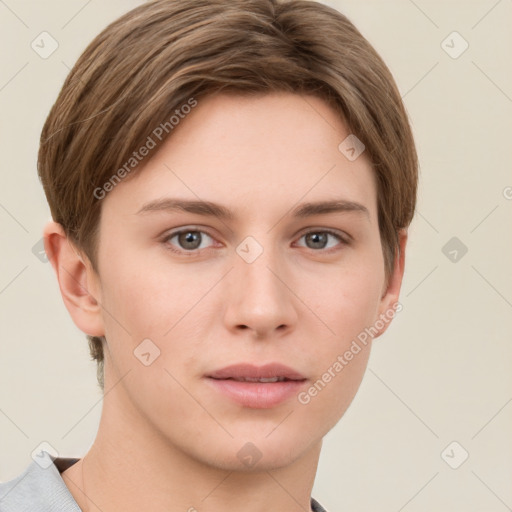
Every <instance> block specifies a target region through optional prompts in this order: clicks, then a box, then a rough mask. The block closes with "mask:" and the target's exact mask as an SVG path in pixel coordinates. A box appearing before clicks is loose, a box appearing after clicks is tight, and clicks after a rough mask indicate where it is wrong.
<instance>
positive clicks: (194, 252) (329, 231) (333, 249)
mask: <svg viewBox="0 0 512 512" xmlns="http://www.w3.org/2000/svg"><path fill="white" fill-rule="evenodd" d="M190 232H192V233H201V234H203V235H207V236H208V237H210V238H212V239H214V237H213V236H212V235H210V234H209V233H208V232H207V231H203V230H202V229H198V228H193V227H191V228H186V229H179V230H177V231H173V232H172V233H169V234H168V235H166V236H165V237H164V239H163V240H162V242H163V243H164V245H165V246H166V248H168V249H169V250H170V251H172V252H174V253H177V254H180V255H187V256H188V257H192V256H196V255H198V254H199V253H200V252H202V251H205V250H208V249H211V247H209V248H207V249H191V250H186V249H175V248H174V247H173V246H172V245H171V244H170V243H169V242H170V240H172V239H173V238H174V237H176V236H179V235H181V234H182V233H190ZM312 233H315V234H318V233H321V234H323V233H327V234H329V235H331V236H333V237H334V238H336V239H337V240H338V241H339V242H340V244H341V245H342V246H345V245H349V243H350V238H351V237H350V236H349V235H346V236H343V235H341V234H340V233H338V232H336V231H333V230H332V229H326V228H324V229H312V230H310V231H306V232H305V233H302V235H301V236H300V237H299V240H300V239H301V238H303V237H305V236H307V235H309V234H312ZM301 247H304V246H301ZM305 248H306V249H308V247H305ZM309 250H310V251H313V252H315V253H324V254H330V253H332V252H337V251H339V250H341V247H331V248H329V249H309Z"/></svg>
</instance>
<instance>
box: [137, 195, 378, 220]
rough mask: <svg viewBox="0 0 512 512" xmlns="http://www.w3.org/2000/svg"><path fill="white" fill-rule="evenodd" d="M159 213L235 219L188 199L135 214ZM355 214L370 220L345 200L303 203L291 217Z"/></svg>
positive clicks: (171, 200)
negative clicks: (179, 212) (185, 213)
mask: <svg viewBox="0 0 512 512" xmlns="http://www.w3.org/2000/svg"><path fill="white" fill-rule="evenodd" d="M159 211H167V212H173V211H183V212H188V213H195V214H197V215H203V216H209V217H217V218H219V219H224V220H233V219H234V218H235V215H234V213H233V212H232V211H231V210H230V209H228V208H226V207H225V206H222V205H220V204H217V203H213V202H211V201H196V200H190V199H174V198H163V199H156V200H154V201H150V202H148V203H145V204H144V205H143V206H142V208H140V210H139V211H138V212H137V215H138V214H144V213H149V212H159ZM345 212H355V213H362V214H364V215H366V216H367V217H368V219H369V218H370V212H369V211H368V208H366V206H363V205H362V204H360V203H356V202H354V201H347V200H345V199H338V200H333V201H316V202H310V203H303V204H301V205H299V206H297V207H296V208H294V209H293V210H292V211H291V214H292V216H294V217H299V218H305V217H311V216H313V215H326V214H329V213H345Z"/></svg>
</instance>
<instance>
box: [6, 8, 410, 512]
mask: <svg viewBox="0 0 512 512" xmlns="http://www.w3.org/2000/svg"><path fill="white" fill-rule="evenodd" d="M417 167H418V163H417V155H416V150H415V145H414V140H413V136H412V132H411V128H410V124H409V120H408V116H407V113H406V111H405V108H404V106H403V103H402V100H401V98H400V94H399V92H398V89H397V87H396V84H395V82H394V79H393V77H392V75H391V73H390V71H389V70H388V68H387V67H386V65H385V64H384V62H383V61H382V59H381V58H380V57H379V55H378V54H377V53H376V51H375V50H374V49H373V48H372V46H371V45H370V44H369V43H368V41H367V40H366V39H365V38H364V37H363V36H362V35H361V33H360V32H359V31H358V30H357V29H356V28H355V27H354V25H353V24H352V23H351V22H350V21H349V20H348V19H347V18H346V17H345V16H344V15H343V14H341V13H340V12H338V11H337V10H335V9H333V8H331V7H328V6H326V5H323V4H321V3H317V2H311V1H303V0H292V1H285V0H243V1H242V0H235V1H227V0H180V1H178V0H155V1H150V2H147V3H144V4H143V5H141V6H139V7H137V8H135V9H133V10H132V11H130V12H128V13H127V14H125V15H123V16H122V17H121V18H119V19H118V20H116V21H114V22H113V23H111V24H110V25H109V26H108V27H107V28H106V29H105V30H103V31H102V32H101V33H100V34H99V35H98V36H97V37H96V38H95V39H94V40H93V41H92V42H91V43H90V45H89V46H88V47H87V48H86V50H85V51H84V53H83V54H82V55H81V56H80V58H79V59H78V61H77V62H76V64H75V66H74V67H73V69H72V70H71V72H70V73H69V75H68V77H67V78H66V80H65V83H64V85H63V87H62V90H61V92H60V94H59V96H58V98H57V100H56V102H55V104H54V105H53V107H52V109H51V111H50V113H49V116H48V118H47V120H46V123H45V125H44V128H43V130H42V134H41V143H40V149H39V155H38V172H39V176H40V178H41V181H42V184H43V187H44V191H45V194H46V197H47V200H48V203H49V205H50V208H51V212H52V217H53V220H52V221H51V222H49V223H48V224H47V225H46V227H45V229H44V240H45V250H46V253H47V255H48V258H49V260H50V262H51V264H52V266H53V269H54V270H55V273H56V276H57V280H58V284H59V287H60V291H61V294H62V298H63V301H64V304H65V306H66V308H67V310H68V312H69V314H70V315H71V317H72V319H73V321H74V323H75V324H76V325H77V326H78V327H79V328H80V330H82V331H83V332H84V333H85V334H86V335H87V338H88V341H89V345H90V350H91V357H93V358H94V359H95V360H96V361H97V363H98V382H99V385H100V387H101V389H102V390H103V393H104V398H103V408H102V414H101V421H100V425H99V429H98V432H97V435H96V438H95V440H94V443H93V444H92V446H91V447H90V449H89V451H88V452H87V453H86V454H85V455H84V456H83V457H82V458H80V459H78V458H71V457H68V458H66V457H56V456H55V455H52V454H51V453H49V452H48V451H44V450H43V451H41V452H40V453H37V454H35V455H34V461H33V462H32V463H31V465H30V466H29V467H27V469H26V470H25V472H24V473H23V474H22V475H20V476H19V477H17V478H15V479H14V480H11V481H10V482H6V483H2V484H0V509H1V510H2V511H3V512H11V511H15V510H16V511H19V510H31V511H37V510H41V511H42V510H59V511H78V510H83V511H87V512H92V511H95V512H96V511H101V512H112V511H117V510H124V511H125V512H131V511H135V510H141V509H147V508H150V509H151V510H152V511H154V512H160V511H164V510H165V511H167V512H169V511H189V512H192V511H208V512H217V511H221V510H244V511H248V512H256V511H263V510H265V511H283V510H286V511H290V512H293V511H297V512H298V511H304V510H311V511H314V512H319V511H322V510H325V509H324V508H323V507H322V505H320V503H319V501H317V500H315V499H314V498H313V497H312V496H311V493H312V488H313V484H314V480H315V474H316V470H317V465H318V460H319V456H320V453H321V447H322V439H323V438H324V436H325V435H326V434H327V433H328V432H329V431H330V430H331V429H332V428H333V427H334V426H335V425H336V424H337V423H338V422H339V420H340V419H341V418H342V417H343V415H344V413H345V411H346V410H347V408H348V407H349V405H350V403H351V402H352V400H353V398H354V396H355V394H356V392H357V390H358V387H359V385H360V383H361V380H362V378H363V375H364V372H365V368H366V364H367V361H368V357H369V353H370V349H371V345H372V341H373V339H375V338H376V337H378V336H380V335H381V334H382V333H383V332H384V331H385V330H386V329H387V328H388V326H389V325H390V323H391V321H392V319H393V317H394V316H395V315H396V314H397V312H398V311H400V308H401V305H400V302H399V294H400V286H401V281H402V276H403V272H404V263H405V248H406V243H407V228H408V226H409V224H410V222H411V220H412V218H413V215H414V210H415V202H416V188H417Z"/></svg>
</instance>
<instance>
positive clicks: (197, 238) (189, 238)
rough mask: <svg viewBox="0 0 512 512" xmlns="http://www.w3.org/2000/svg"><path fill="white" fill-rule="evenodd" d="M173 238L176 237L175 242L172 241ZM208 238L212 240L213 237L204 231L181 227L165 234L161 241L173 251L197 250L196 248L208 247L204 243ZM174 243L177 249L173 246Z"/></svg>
mask: <svg viewBox="0 0 512 512" xmlns="http://www.w3.org/2000/svg"><path fill="white" fill-rule="evenodd" d="M174 239H176V242H175V243H173V242H172V240H174ZM208 240H210V241H212V240H213V238H212V237H211V236H210V235H208V234H207V233H205V232H204V231H200V230H198V229H182V230H180V231H175V232H173V233H170V234H169V235H167V236H166V237H165V238H164V240H163V242H164V243H165V244H168V245H169V246H170V249H171V250H172V251H175V252H183V251H185V252H198V251H197V250H198V249H206V248H207V247H208V246H207V245H206V242H208ZM176 245H177V246H178V248H177V249H175V248H174V247H173V246H176Z"/></svg>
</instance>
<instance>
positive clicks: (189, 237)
mask: <svg viewBox="0 0 512 512" xmlns="http://www.w3.org/2000/svg"><path fill="white" fill-rule="evenodd" d="M179 239H180V244H181V245H182V247H184V248H185V249H196V248H197V247H199V246H200V245H201V236H200V234H199V233H198V232H197V231H188V232H187V233H181V234H180V236H179Z"/></svg>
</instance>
